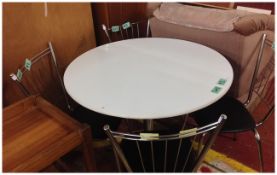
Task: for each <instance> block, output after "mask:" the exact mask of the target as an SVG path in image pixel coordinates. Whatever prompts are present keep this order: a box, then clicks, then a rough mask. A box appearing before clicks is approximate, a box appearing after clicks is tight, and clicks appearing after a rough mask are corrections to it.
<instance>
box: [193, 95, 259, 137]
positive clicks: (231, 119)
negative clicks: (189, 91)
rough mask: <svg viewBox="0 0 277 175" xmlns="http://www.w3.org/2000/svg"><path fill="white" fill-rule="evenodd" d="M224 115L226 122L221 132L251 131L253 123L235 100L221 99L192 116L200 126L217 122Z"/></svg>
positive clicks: (246, 111)
mask: <svg viewBox="0 0 277 175" xmlns="http://www.w3.org/2000/svg"><path fill="white" fill-rule="evenodd" d="M221 114H225V115H226V116H227V120H226V122H225V124H224V126H223V128H222V130H221V132H243V131H247V130H253V129H254V128H255V121H254V119H253V117H252V116H251V114H250V113H249V112H248V110H247V109H246V108H245V106H244V105H243V104H242V103H241V102H240V101H238V100H237V99H235V98H232V97H223V98H222V99H220V100H219V101H217V102H216V103H214V104H212V105H210V106H208V107H206V108H204V109H202V110H199V111H197V112H195V113H193V114H192V116H193V117H194V119H195V121H196V122H197V124H199V125H200V126H203V125H206V124H208V123H212V122H215V121H217V119H218V116H220V115H221Z"/></svg>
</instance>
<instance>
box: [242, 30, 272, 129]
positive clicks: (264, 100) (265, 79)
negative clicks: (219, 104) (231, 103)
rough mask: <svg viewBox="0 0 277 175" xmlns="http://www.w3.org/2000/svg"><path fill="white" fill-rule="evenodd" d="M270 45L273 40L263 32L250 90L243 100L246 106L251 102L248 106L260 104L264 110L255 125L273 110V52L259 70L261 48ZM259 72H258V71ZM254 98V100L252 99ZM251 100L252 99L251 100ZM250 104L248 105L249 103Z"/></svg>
mask: <svg viewBox="0 0 277 175" xmlns="http://www.w3.org/2000/svg"><path fill="white" fill-rule="evenodd" d="M266 46H267V47H272V48H273V49H274V42H273V41H270V40H269V39H267V35H266V34H263V35H262V38H261V45H260V48H259V53H258V57H257V60H256V65H255V69H254V72H253V76H252V80H251V84H250V90H249V93H248V98H247V100H246V101H245V103H244V105H245V106H248V105H249V104H250V103H251V107H250V108H256V107H257V106H258V105H262V106H263V107H264V108H265V109H266V111H265V115H262V117H259V119H258V121H256V123H257V126H259V125H261V124H263V122H264V121H265V120H266V119H267V118H268V117H269V116H271V114H272V112H273V111H274V108H275V105H274V94H275V93H274V89H275V88H274V80H275V73H274V67H275V63H274V54H273V55H272V58H271V59H270V60H269V62H268V63H267V64H266V66H265V68H264V69H263V70H262V72H260V71H259V69H260V65H261V62H262V58H263V50H264V48H265V47H266ZM259 72H260V73H259ZM252 98H254V99H255V100H252ZM251 100H252V101H251ZM249 106H250V105H249Z"/></svg>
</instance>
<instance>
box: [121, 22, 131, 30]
mask: <svg viewBox="0 0 277 175" xmlns="http://www.w3.org/2000/svg"><path fill="white" fill-rule="evenodd" d="M129 27H131V23H130V22H125V23H124V24H122V28H123V29H128V28H129Z"/></svg>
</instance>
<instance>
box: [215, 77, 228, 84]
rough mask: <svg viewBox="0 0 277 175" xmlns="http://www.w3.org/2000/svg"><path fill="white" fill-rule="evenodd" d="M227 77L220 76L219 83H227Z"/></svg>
mask: <svg viewBox="0 0 277 175" xmlns="http://www.w3.org/2000/svg"><path fill="white" fill-rule="evenodd" d="M226 81H227V80H226V79H224V78H220V79H219V80H218V82H217V84H219V85H224V84H225V83H226Z"/></svg>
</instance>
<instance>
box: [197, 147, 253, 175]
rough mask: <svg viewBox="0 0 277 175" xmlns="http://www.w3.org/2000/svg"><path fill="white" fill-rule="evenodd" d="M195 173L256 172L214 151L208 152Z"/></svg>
mask: <svg viewBox="0 0 277 175" xmlns="http://www.w3.org/2000/svg"><path fill="white" fill-rule="evenodd" d="M197 172H202V173H204V172H207V173H208V172H211V173H213V172H247V173H250V172H257V171H256V170H253V169H252V168H250V167H248V166H246V165H244V164H242V163H240V162H238V161H236V160H234V159H231V158H229V157H227V156H226V155H224V154H221V153H219V152H216V151H214V150H209V152H208V153H207V155H206V157H205V159H204V162H203V163H202V165H201V166H200V167H199V169H198V171H197Z"/></svg>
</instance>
